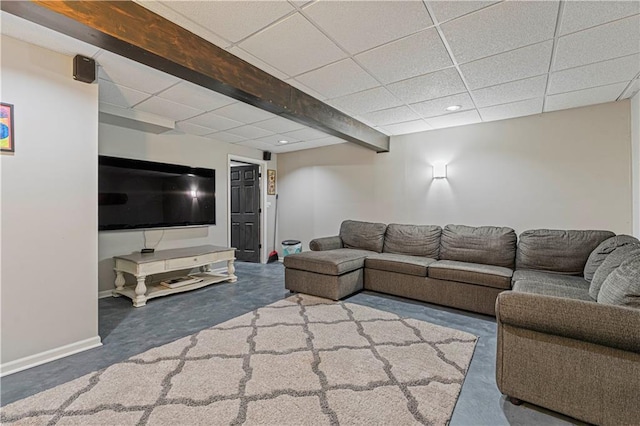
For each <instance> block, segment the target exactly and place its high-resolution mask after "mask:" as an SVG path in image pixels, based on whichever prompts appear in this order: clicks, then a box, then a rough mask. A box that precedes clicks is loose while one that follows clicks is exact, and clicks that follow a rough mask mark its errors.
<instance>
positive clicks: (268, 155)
mask: <svg viewBox="0 0 640 426" xmlns="http://www.w3.org/2000/svg"><path fill="white" fill-rule="evenodd" d="M262 159H263V160H264V161H269V160H271V152H269V151H264V152H263V153H262Z"/></svg>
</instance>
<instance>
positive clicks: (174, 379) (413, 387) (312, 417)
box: [0, 294, 476, 425]
mask: <svg viewBox="0 0 640 426" xmlns="http://www.w3.org/2000/svg"><path fill="white" fill-rule="evenodd" d="M475 344H476V337H475V336H473V335H471V334H468V333H464V332H461V331H458V330H453V329H450V328H446V327H441V326H437V325H433V324H429V323H426V322H423V321H418V320H414V319H404V318H401V317H399V316H397V315H395V314H392V313H389V312H383V311H380V310H377V309H372V308H369V307H365V306H361V305H356V304H352V303H345V302H334V301H329V300H326V299H320V298H316V297H312V296H307V295H302V294H297V295H293V296H291V297H289V298H287V299H284V300H281V301H279V302H276V303H274V304H271V305H268V306H265V307H263V308H260V309H257V310H255V311H253V312H250V313H248V314H245V315H242V316H240V317H237V318H234V319H232V320H230V321H227V322H225V323H222V324H219V325H217V326H215V327H212V328H209V329H206V330H202V331H200V332H198V333H196V334H194V335H192V336H188V337H185V338H183V339H180V340H177V341H175V342H172V343H169V344H166V345H163V346H159V347H157V348H153V349H151V350H149V351H147V352H144V353H142V354H139V355H136V356H134V357H132V358H130V359H128V360H126V361H123V362H120V363H117V364H114V365H111V366H109V367H107V368H105V369H103V370H101V371H97V372H95V373H91V374H88V375H86V376H83V377H80V378H78V379H76V380H73V381H71V382H68V383H65V384H63V385H60V386H57V387H55V388H53V389H50V390H47V391H44V392H41V393H39V394H37V395H33V396H31V397H28V398H25V399H23V400H20V401H17V402H15V403H13V404H10V405H7V406H5V407H3V408H2V414H1V419H0V420H1V422H2V424H12V423H13V424H20V425H23V424H28V425H47V424H49V425H54V424H56V425H136V424H138V425H140V424H142V425H144V424H148V425H218V424H220V425H240V424H246V425H254V424H263V425H373V424H379V425H383V424H384V425H405V424H406V425H409V424H435V425H444V424H447V423H448V421H449V419H450V418H451V415H452V412H453V408H454V406H455V403H456V401H457V399H458V395H459V393H460V388H461V387H462V382H463V381H464V377H465V374H466V371H467V368H468V366H469V363H470V361H471V357H472V355H473V351H474V348H475Z"/></svg>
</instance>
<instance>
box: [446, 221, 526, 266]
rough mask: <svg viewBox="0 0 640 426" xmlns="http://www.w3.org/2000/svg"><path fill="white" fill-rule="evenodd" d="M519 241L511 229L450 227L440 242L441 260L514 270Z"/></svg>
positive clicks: (448, 226)
mask: <svg viewBox="0 0 640 426" xmlns="http://www.w3.org/2000/svg"><path fill="white" fill-rule="evenodd" d="M516 241H517V237H516V233H515V231H514V230H513V229H511V228H500V227H496V226H479V227H472V226H465V225H447V226H445V227H444V229H443V230H442V237H441V239H440V259H442V260H456V261H459V262H468V263H482V264H485V265H495V266H502V267H505V268H510V269H513V263H514V258H515V253H516Z"/></svg>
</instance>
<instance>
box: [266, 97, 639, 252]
mask: <svg viewBox="0 0 640 426" xmlns="http://www.w3.org/2000/svg"><path fill="white" fill-rule="evenodd" d="M629 111H630V107H629V102H628V101H623V102H619V103H609V104H602V105H597V106H591V107H586V108H579V109H571V110H566V111H559V112H552V113H547V114H540V115H536V116H530V117H522V118H516V119H512V120H504V121H497V122H489V123H480V124H475V125H469V126H462V127H454V128H449V129H441V130H434V131H430V132H422V133H415V134H410V135H403V136H398V137H393V138H392V140H391V151H390V152H389V153H384V154H375V153H373V152H371V151H369V150H366V149H364V148H361V147H358V146H356V145H353V144H341V145H335V146H330V147H325V148H318V149H312V150H306V151H298V152H292V153H286V154H280V155H279V157H278V172H279V192H280V202H281V206H282V209H281V210H280V211H281V213H280V214H279V217H280V220H279V222H278V226H279V232H278V234H279V235H278V239H279V240H282V239H285V238H295V239H300V240H302V241H303V243H304V244H305V247H306V245H307V244H308V242H309V240H310V239H312V238H315V237H320V236H326V235H336V234H337V232H338V229H339V226H340V222H341V221H342V220H344V219H359V220H368V221H380V222H384V223H393V222H395V223H410V224H437V225H442V226H444V225H446V224H448V223H457V224H466V225H472V226H478V225H499V226H510V227H512V228H514V229H515V230H516V231H517V232H521V231H524V230H526V229H530V228H543V227H546V228H558V229H569V228H573V229H585V228H597V229H610V230H612V231H614V232H617V233H621V232H624V233H629V232H631V228H632V224H631V214H632V213H631V211H632V207H631V185H630V182H631V176H630V173H631V165H630V156H631V155H630V150H631V144H630V113H629ZM439 161H444V162H446V163H448V178H447V179H443V180H434V179H433V178H432V168H431V164H433V163H434V162H439Z"/></svg>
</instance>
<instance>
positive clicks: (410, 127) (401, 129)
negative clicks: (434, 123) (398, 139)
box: [383, 120, 433, 136]
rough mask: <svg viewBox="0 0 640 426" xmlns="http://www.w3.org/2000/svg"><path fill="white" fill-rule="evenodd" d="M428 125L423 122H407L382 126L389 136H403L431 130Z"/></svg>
mask: <svg viewBox="0 0 640 426" xmlns="http://www.w3.org/2000/svg"><path fill="white" fill-rule="evenodd" d="M432 128H433V127H431V126H430V125H429V124H427V123H426V122H425V121H423V120H413V121H407V122H406V123H397V124H389V125H387V126H384V127H383V129H384V130H386V131H387V132H388V133H389V134H390V135H395V136H397V135H404V134H406V133H416V132H424V131H425V130H431V129H432Z"/></svg>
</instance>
